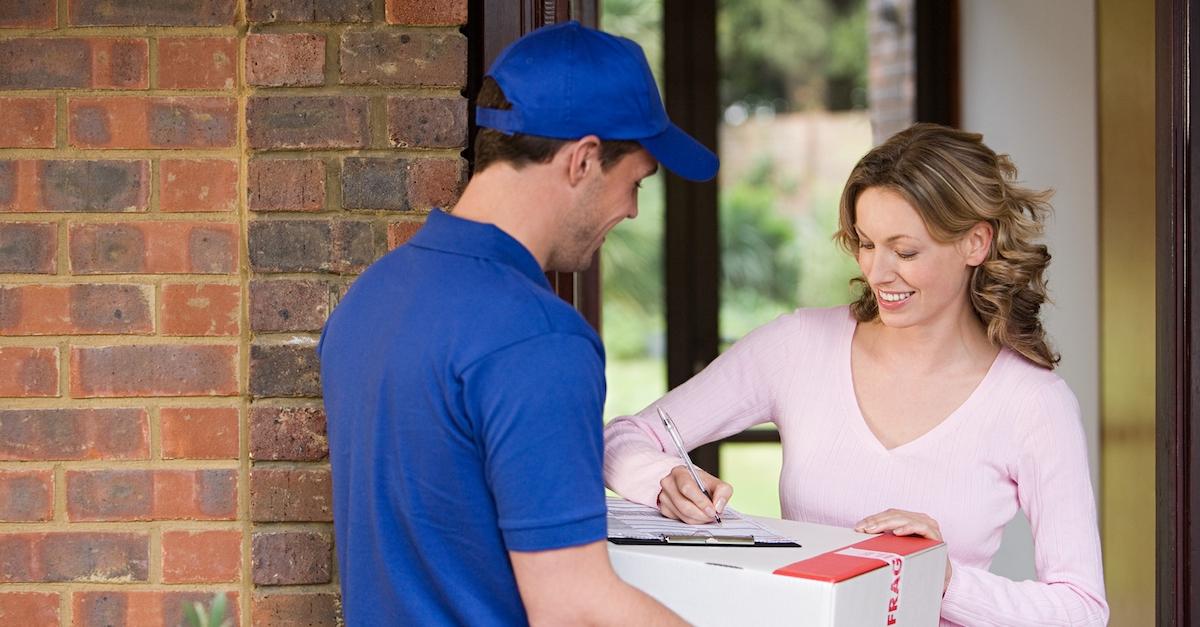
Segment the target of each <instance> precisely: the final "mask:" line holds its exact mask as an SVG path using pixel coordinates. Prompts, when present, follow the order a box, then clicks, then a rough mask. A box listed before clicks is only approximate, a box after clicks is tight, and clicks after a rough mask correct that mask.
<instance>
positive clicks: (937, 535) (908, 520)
mask: <svg viewBox="0 0 1200 627" xmlns="http://www.w3.org/2000/svg"><path fill="white" fill-rule="evenodd" d="M659 498H660V499H661V498H662V497H659ZM854 530H855V531H857V532H859V533H892V534H894V535H897V536H922V537H925V538H929V539H930V540H937V541H938V542H943V540H942V528H941V527H939V526H938V522H937V521H936V520H934V519H933V518H931V517H930V516H927V515H925V514H918V513H916V512H906V511H904V510H902V509H889V510H884V511H882V512H879V513H878V514H875V515H874V516H867V517H866V518H864V519H862V520H860V521H858V523H856V524H855V525H854ZM953 574H954V569H953V568H952V567H951V566H950V560H949V559H947V560H946V580H945V582H943V585H942V594H945V593H946V588H949V587H950V576H951V575H953Z"/></svg>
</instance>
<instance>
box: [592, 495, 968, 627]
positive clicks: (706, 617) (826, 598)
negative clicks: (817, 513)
mask: <svg viewBox="0 0 1200 627" xmlns="http://www.w3.org/2000/svg"><path fill="white" fill-rule="evenodd" d="M751 518H754V520H756V521H757V522H759V523H761V524H762V525H763V526H765V527H767V528H768V529H771V530H772V531H775V532H776V533H778V534H779V535H782V536H784V537H787V538H791V539H792V540H794V541H796V542H798V543H799V544H800V545H801V546H799V547H759V546H754V547H714V546H682V545H671V546H666V545H617V544H613V543H611V542H610V543H609V545H608V553H609V556H610V558H611V559H612V564H613V568H614V569H615V570H616V572H617V575H619V576H620V577H621V578H622V579H624V580H625V581H627V582H628V583H630V584H631V585H633V586H635V587H637V588H640V589H641V590H643V591H645V592H646V593H647V594H649V595H651V596H653V597H654V598H656V599H658V600H659V601H660V602H661V603H663V604H664V605H666V606H667V607H669V608H671V609H672V610H674V611H675V612H676V613H678V614H679V615H680V616H682V617H683V618H684V620H686V621H688V622H690V623H692V624H693V625H699V626H704V625H714V626H718V627H729V626H730V625H803V626H806V627H869V626H872V625H879V626H881V627H888V626H898V627H910V626H911V627H936V626H937V624H938V620H939V615H940V613H941V604H942V586H943V585H944V582H945V576H946V545H944V544H942V543H940V542H934V541H932V540H927V539H925V538H917V537H897V536H893V535H880V536H873V535H867V534H861V533H856V532H854V531H852V530H850V529H842V528H840V527H827V526H825V525H814V524H810V523H801V522H795V521H790V520H775V519H769V518H757V517H751ZM864 551H867V552H874V553H875V554H877V557H875V558H873V557H863V556H862V555H864V553H863V552H864ZM855 553H856V554H857V555H851V554H855ZM889 554H890V555H889ZM892 556H895V557H892Z"/></svg>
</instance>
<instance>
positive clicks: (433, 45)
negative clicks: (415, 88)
mask: <svg viewBox="0 0 1200 627" xmlns="http://www.w3.org/2000/svg"><path fill="white" fill-rule="evenodd" d="M340 54H341V57H340V58H341V70H342V81H341V82H342V84H343V85H395V86H399V85H434V86H444V87H462V86H464V85H466V82H467V40H466V38H465V37H463V36H462V35H461V34H460V33H459V32H458V31H457V30H453V29H446V30H431V31H427V32H422V31H411V32H396V31H378V30H371V31H358V30H356V31H347V32H346V33H345V34H344V35H342V45H341V51H340Z"/></svg>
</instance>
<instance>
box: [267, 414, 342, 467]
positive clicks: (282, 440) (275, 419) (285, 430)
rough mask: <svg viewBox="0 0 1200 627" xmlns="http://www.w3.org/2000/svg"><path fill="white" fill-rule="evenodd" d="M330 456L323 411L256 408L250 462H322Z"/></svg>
mask: <svg viewBox="0 0 1200 627" xmlns="http://www.w3.org/2000/svg"><path fill="white" fill-rule="evenodd" d="M328 456H329V441H328V439H327V438H326V435H325V412H324V410H322V409H321V408H320V407H254V408H252V409H251V410H250V458H251V459H255V460H287V461H319V460H322V459H325V458H326V457H328Z"/></svg>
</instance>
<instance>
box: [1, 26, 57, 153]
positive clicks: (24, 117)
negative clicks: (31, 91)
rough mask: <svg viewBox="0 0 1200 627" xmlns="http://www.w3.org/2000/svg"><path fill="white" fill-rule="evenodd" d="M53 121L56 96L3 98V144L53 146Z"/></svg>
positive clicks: (2, 146) (2, 145) (4, 146)
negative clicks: (54, 97)
mask: <svg viewBox="0 0 1200 627" xmlns="http://www.w3.org/2000/svg"><path fill="white" fill-rule="evenodd" d="M0 11H3V9H0ZM54 121H55V112H54V99H53V98H0V148H53V147H54Z"/></svg>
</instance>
